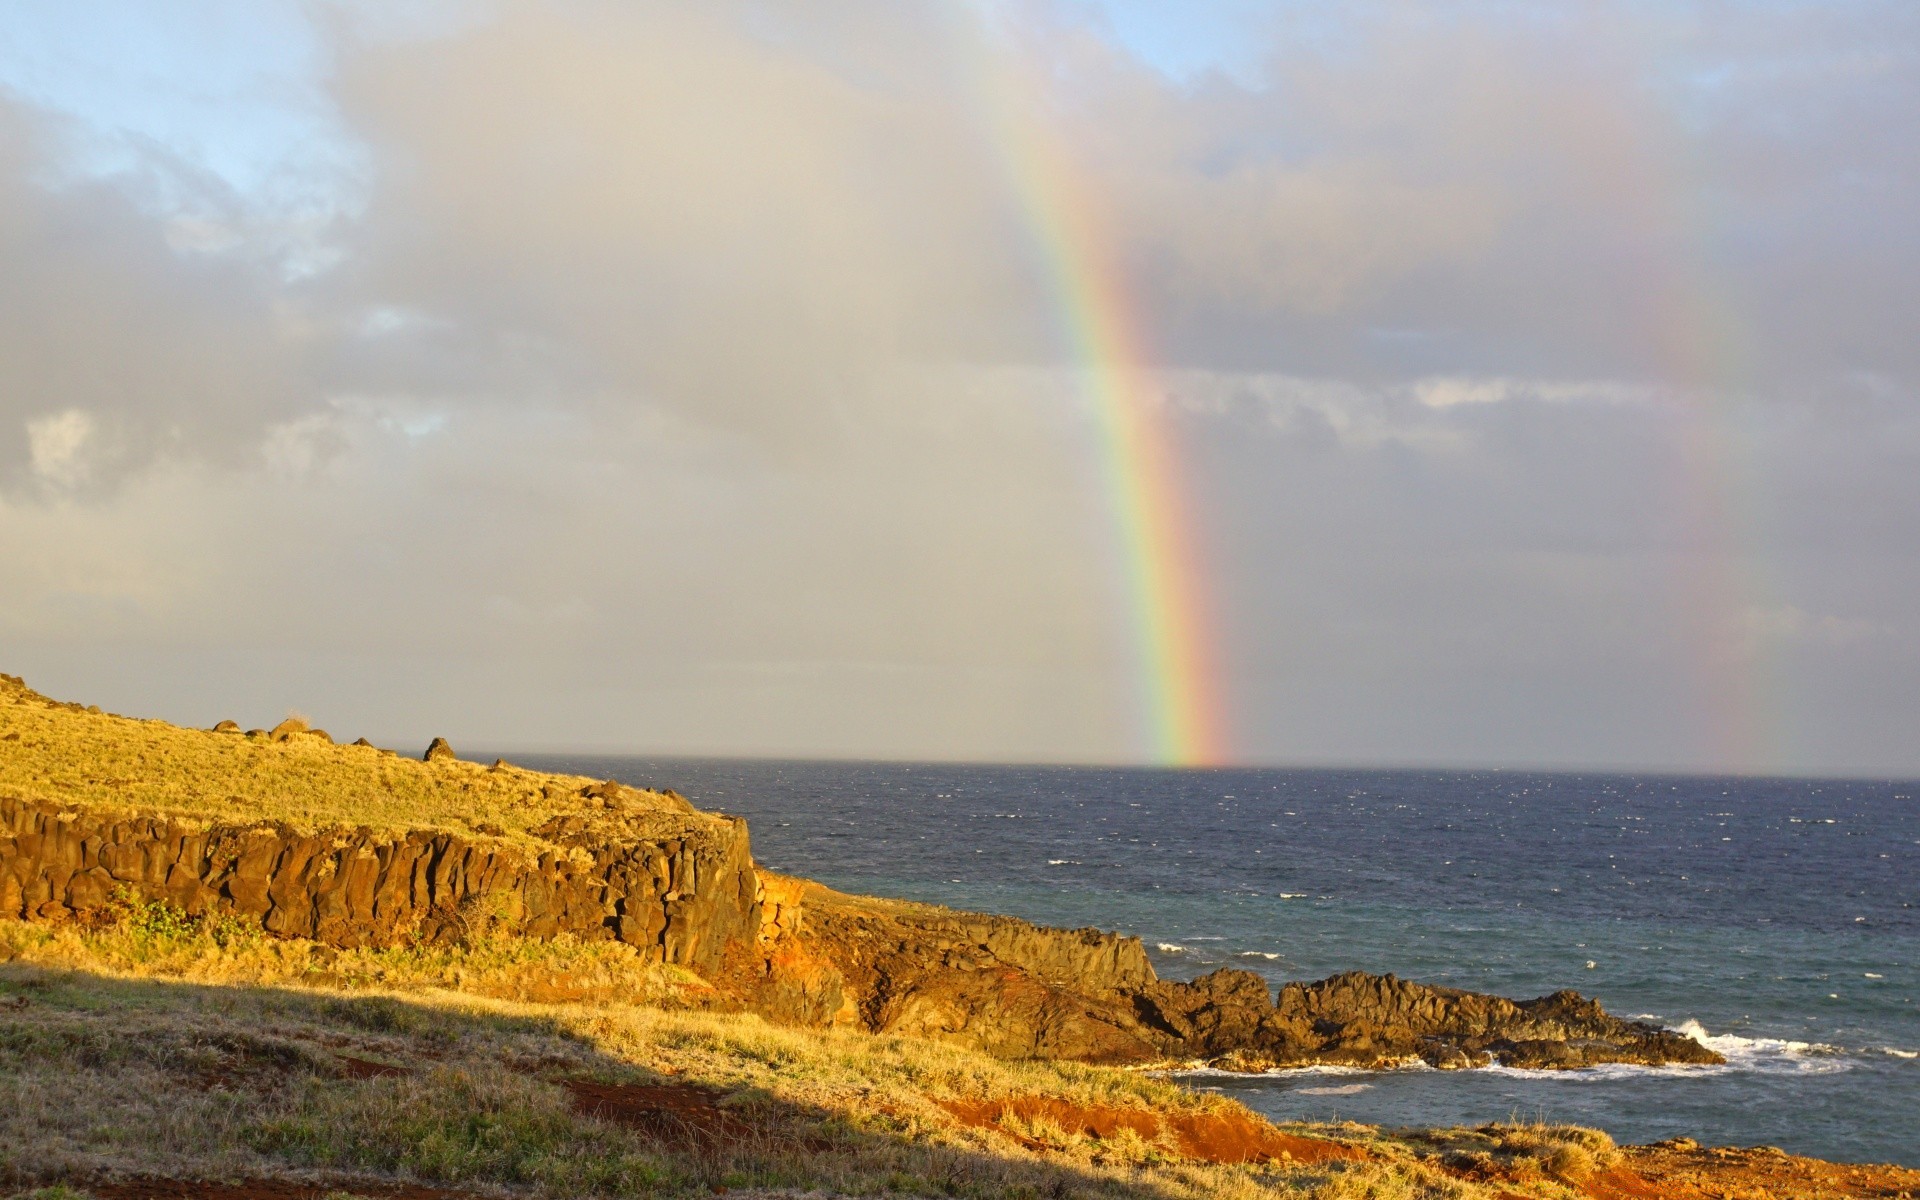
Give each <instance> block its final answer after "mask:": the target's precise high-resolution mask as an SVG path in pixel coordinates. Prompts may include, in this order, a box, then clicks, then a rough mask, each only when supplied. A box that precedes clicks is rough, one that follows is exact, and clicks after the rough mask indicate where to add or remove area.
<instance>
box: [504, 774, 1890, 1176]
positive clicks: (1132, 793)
mask: <svg viewBox="0 0 1920 1200" xmlns="http://www.w3.org/2000/svg"><path fill="white" fill-rule="evenodd" d="M514 761H516V762H522V763H524V764H525V765H527V766H532V767H539V768H543V769H549V770H564V771H572V772H578V773H580V774H585V775H591V776H595V777H597V778H609V777H612V778H618V779H621V780H623V781H625V782H628V783H633V784H638V785H647V786H656V787H673V788H676V789H678V790H679V791H681V792H682V793H684V794H685V795H687V796H688V797H689V798H690V799H692V800H693V801H694V802H695V803H697V804H699V805H701V806H702V807H705V808H711V809H718V810H721V811H725V812H732V813H738V814H740V815H742V816H745V817H747V818H748V819H749V821H750V823H751V828H752V832H753V842H754V851H755V856H756V858H757V859H759V860H760V861H761V862H764V863H766V864H768V865H769V866H772V867H774V868H776V869H779V870H783V871H790V872H794V873H797V874H803V875H807V876H809V877H812V878H815V879H819V880H821V881H822V882H824V883H827V884H829V885H831V886H833V887H836V888H840V889H843V890H848V891H855V892H867V893H873V894H877V895H886V896H901V897H908V898H912V899H917V900H926V901H932V902H935V903H939V904H946V905H951V906H953V907H956V908H963V909H972V910H977V911H984V912H1000V913H1011V914H1014V915H1016V916H1020V917H1025V918H1027V919H1029V920H1033V921H1038V922H1043V923H1046V924H1052V925H1066V926H1085V925H1094V926H1099V927H1101V928H1105V929H1114V930H1120V931H1123V932H1126V933H1130V934H1135V935H1137V936H1139V937H1140V938H1142V939H1143V940H1144V941H1145V942H1146V944H1147V946H1148V948H1149V952H1150V955H1151V957H1152V958H1153V962H1154V965H1155V967H1156V969H1157V970H1158V971H1159V972H1160V973H1161V974H1162V975H1163V976H1165V977H1170V978H1190V977H1192V976H1195V975H1198V974H1201V973H1203V972H1206V971H1210V970H1213V969H1215V968H1218V967H1221V966H1234V967H1243V968H1247V969H1250V970H1254V971H1258V972H1259V973H1260V974H1262V975H1264V976H1266V977H1267V978H1268V979H1269V980H1271V981H1273V982H1275V983H1279V982H1282V981H1285V980H1292V979H1303V980H1304V979H1318V978H1321V977H1324V976H1326V975H1330V974H1333V973H1335V972H1338V971H1344V970H1352V969H1358V970H1364V971H1373V972H1381V973H1386V972H1391V973H1393V974H1396V975H1399V976H1401V977H1403V978H1407V979H1415V980H1420V981H1423V982H1428V983H1439V984H1447V985H1451V986H1454V987H1462V988H1471V989H1474V990H1477V991H1487V992H1495V993H1499V994H1502V995H1507V996H1513V997H1522V998H1524V997H1531V996H1537V995H1542V994H1544V993H1547V992H1551V991H1554V990H1557V989H1559V988H1563V987H1571V988H1575V989H1577V990H1579V991H1581V992H1584V993H1586V994H1588V995H1590V996H1594V997H1597V998H1598V999H1599V1000H1600V1001H1601V1002H1602V1003H1603V1004H1605V1005H1606V1007H1607V1009H1608V1010H1609V1011H1611V1012H1614V1013H1618V1014H1622V1015H1629V1016H1635V1017H1641V1018H1645V1019H1649V1020H1654V1021H1658V1022H1660V1023H1661V1024H1664V1025H1667V1026H1670V1027H1673V1028H1676V1029H1681V1030H1684V1031H1687V1032H1689V1033H1692V1034H1694V1035H1695V1036H1697V1037H1699V1038H1700V1039H1701V1040H1703V1041H1705V1042H1706V1043H1707V1044H1708V1045H1709V1046H1712V1047H1713V1048H1714V1049H1716V1050H1719V1051H1720V1052H1722V1053H1723V1054H1725V1055H1726V1057H1727V1059H1728V1064H1727V1065H1726V1066H1725V1067H1704V1068H1702V1067H1686V1068H1682V1067H1674V1068H1652V1069H1650V1068H1630V1067H1604V1068H1599V1069H1594V1070H1583V1071H1571V1072H1544V1071H1540V1072H1536V1071H1512V1070H1506V1069H1501V1068H1493V1069H1488V1070H1480V1071H1467V1072H1440V1071H1431V1070H1421V1069H1415V1070H1396V1071H1372V1072H1362V1071H1351V1070H1341V1071H1327V1070H1321V1071H1289V1072H1279V1073H1273V1074H1268V1075H1259V1076H1235V1075H1227V1074H1223V1073H1213V1072H1189V1073H1185V1078H1186V1079H1187V1082H1189V1083H1190V1084H1191V1085H1192V1086H1194V1087H1204V1088H1217V1089H1220V1090H1222V1091H1225V1092H1228V1093H1230V1094H1232V1095H1233V1096H1234V1097H1236V1098H1237V1099H1239V1100H1241V1101H1242V1102H1244V1103H1246V1104H1247V1105H1249V1106H1250V1107H1252V1108H1254V1109H1257V1110H1259V1111H1261V1112H1263V1113H1266V1114H1268V1115H1270V1116H1273V1117H1276V1118H1283V1119H1312V1120H1354V1121H1361V1122H1366V1123H1370V1124H1384V1125H1394V1126H1428V1125H1476V1124H1482V1123H1485V1122H1488V1121H1495V1120H1505V1119H1510V1118H1516V1117H1517V1118H1520V1119H1528V1120H1532V1119H1545V1120H1550V1121H1566V1122H1573V1123H1577V1124H1582V1125H1591V1126H1597V1127H1599V1128H1602V1129H1605V1130H1607V1131H1608V1132H1609V1133H1610V1134H1612V1135H1613V1136H1614V1138H1615V1139H1616V1140H1618V1141H1622V1142H1647V1141H1654V1140H1658V1139H1661V1138H1667V1137H1676V1136H1686V1137H1692V1138H1696V1139H1698V1140H1700V1141H1701V1142H1704V1143H1707V1144H1726V1145H1741V1146H1751V1145H1771V1146H1779V1147H1782V1148H1784V1149H1787V1150H1790V1151H1793V1152H1795V1153H1800V1154H1809V1155H1816V1156H1819V1157H1823V1158H1829V1159H1835V1160H1839V1161H1853V1162H1896V1163H1901V1164H1903V1165H1907V1166H1920V804H1916V801H1915V797H1916V796H1917V795H1920V784H1916V783H1903V782H1875V781H1860V780H1812V779H1751V778H1706V777H1676V776H1658V775H1602V774H1548V773H1531V772H1522V771H1359V770H1304V769H1303V770H1254V769H1245V770H1151V769H1123V768H1111V769H1109V768H1093V767H1015V766H971V765H944V764H928V765H914V764H895V763H857V762H850V763H836V762H771V761H753V760H712V761H709V760H685V759H651V758H648V759H638V758H604V757H598V758H596V757H586V756H520V757H516V758H515V759H514Z"/></svg>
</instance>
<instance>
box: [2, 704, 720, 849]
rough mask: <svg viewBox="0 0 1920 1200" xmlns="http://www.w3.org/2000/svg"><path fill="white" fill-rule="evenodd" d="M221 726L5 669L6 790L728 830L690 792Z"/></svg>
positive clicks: (287, 812) (119, 806)
mask: <svg viewBox="0 0 1920 1200" xmlns="http://www.w3.org/2000/svg"><path fill="white" fill-rule="evenodd" d="M301 724H303V723H302V722H299V721H297V720H293V721H290V722H289V723H288V725H287V726H284V727H277V730H276V731H262V730H253V731H250V732H245V733H242V732H238V731H235V732H230V733H214V732H211V731H207V730H199V729H182V728H180V727H179V726H176V725H169V724H168V723H166V722H165V721H150V720H136V719H133V718H129V717H121V716H115V715H113V714H111V713H103V712H100V711H99V710H98V709H92V708H82V707H80V706H79V705H76V704H63V703H60V702H58V701H53V700H48V699H47V698H46V697H43V696H41V695H39V694H38V693H36V692H34V691H32V690H31V689H29V688H27V687H26V686H25V685H24V684H22V683H21V682H20V681H19V680H18V679H14V678H12V677H10V676H0V796H9V797H14V798H17V799H25V800H37V801H47V802H51V803H54V804H61V805H85V806H87V807H89V808H93V809H97V810H101V811H125V812H141V813H158V814H164V815H168V816H174V817H182V818H187V819H192V820H199V821H221V822H253V821H263V820H267V821H282V822H285V823H287V824H289V825H292V826H295V827H297V828H300V829H302V830H306V831H313V830H317V829H322V828H327V827H331V826H342V825H344V826H360V825H366V826H371V827H373V828H376V829H383V830H394V831H400V830H413V829H435V830H445V831H450V832H454V833H459V834H464V835H467V836H480V837H494V838H498V839H501V840H505V841H509V842H518V843H523V844H545V839H544V838H543V837H542V836H541V835H540V834H539V833H537V832H536V830H538V829H539V828H540V827H541V826H542V825H544V824H545V823H547V822H548V821H550V820H552V819H553V818H554V817H556V816H571V817H576V818H579V819H580V820H581V821H582V822H584V827H585V828H589V829H595V830H599V829H604V830H605V831H606V832H607V833H608V834H609V836H628V837H632V836H656V835H659V834H661V833H665V832H679V831H690V830H694V829H706V830H717V829H718V827H719V818H716V817H713V816H710V815H707V814H701V813H696V812H694V810H693V809H692V808H691V806H689V805H687V804H686V803H685V802H684V801H682V800H680V799H679V798H678V797H674V796H670V795H667V794H664V793H660V792H651V791H644V790H638V789H636V790H634V791H633V792H630V793H628V794H627V795H626V797H625V803H623V804H622V805H619V806H618V807H617V811H615V810H613V809H610V807H609V806H608V805H607V804H605V803H603V802H602V801H601V800H599V799H596V798H593V797H590V796H585V795H583V792H584V791H585V790H586V789H589V788H591V787H592V786H593V785H594V783H595V782H596V781H594V780H591V779H587V778H584V777H581V776H574V775H552V774H547V773H544V772H539V771H528V770H523V769H521V768H518V767H512V766H504V767H499V768H497V769H496V768H494V767H488V766H482V765H481V764H479V763H472V762H465V761H462V760H458V759H450V758H443V759H439V760H436V761H434V762H423V761H420V760H419V759H416V758H407V757H402V756H399V755H396V754H394V753H392V752H390V751H384V750H379V749H375V748H374V747H371V746H352V745H346V746H343V745H336V744H334V742H333V741H332V739H331V738H329V737H328V736H327V735H325V734H324V733H321V732H317V731H303V730H301V729H297V728H293V726H298V725H301Z"/></svg>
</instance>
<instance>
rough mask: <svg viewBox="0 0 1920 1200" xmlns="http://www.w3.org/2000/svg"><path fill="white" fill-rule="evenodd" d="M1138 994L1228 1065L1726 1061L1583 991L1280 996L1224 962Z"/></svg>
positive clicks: (1395, 986)
mask: <svg viewBox="0 0 1920 1200" xmlns="http://www.w3.org/2000/svg"><path fill="white" fill-rule="evenodd" d="M1136 1005H1137V1007H1138V1011H1139V1013H1140V1016H1141V1019H1142V1020H1143V1021H1145V1022H1146V1023H1147V1024H1148V1025H1150V1026H1151V1027H1153V1028H1155V1029H1157V1030H1159V1031H1160V1032H1161V1033H1162V1034H1163V1035H1165V1036H1166V1038H1167V1039H1168V1042H1169V1044H1170V1046H1173V1047H1178V1048H1180V1049H1183V1050H1185V1051H1186V1052H1187V1053H1189V1054H1190V1055H1192V1056H1193V1057H1196V1058H1202V1059H1210V1060H1225V1059H1230V1060H1231V1062H1230V1063H1223V1064H1222V1065H1231V1066H1233V1067H1235V1068H1237V1069H1242V1070H1258V1069H1267V1068H1272V1067H1299V1066H1309V1065H1334V1066H1351V1067H1388V1066H1394V1065H1397V1064H1401V1063H1407V1062H1412V1061H1416V1060H1417V1061H1421V1062H1425V1063H1426V1064H1428V1065H1429V1066H1434V1067H1439V1068H1443V1069H1457V1068H1462V1067H1473V1066H1484V1065H1487V1064H1488V1063H1491V1062H1499V1063H1501V1064H1504V1065H1506V1066H1513V1067H1531V1068H1568V1067H1585V1066H1594V1065H1597V1064H1600V1063H1648V1064H1651V1063H1672V1062H1679V1063H1701V1064H1705V1063H1718V1062H1721V1061H1723V1060H1722V1059H1721V1057H1720V1056H1719V1055H1718V1054H1715V1053H1714V1052H1713V1051H1711V1050H1708V1049H1707V1048H1706V1047H1704V1046H1702V1045H1700V1044H1699V1043H1698V1042H1695V1041H1693V1040H1692V1039H1691V1038H1686V1037H1682V1036H1681V1035H1679V1034H1676V1033H1674V1032H1672V1031H1671V1030H1666V1029H1661V1028H1660V1027H1658V1026H1656V1025H1650V1024H1647V1023H1644V1022H1637V1021H1624V1020H1621V1019H1620V1018H1618V1017H1613V1016H1610V1015H1608V1014H1607V1012H1606V1011H1605V1010H1603V1009H1602V1008H1601V1007H1600V1005H1599V1004H1597V1003H1596V1002H1594V1001H1592V1000H1589V999H1587V998H1586V997H1584V996H1581V995H1579V994H1578V993H1576V992H1565V991H1563V992H1555V993H1554V994H1552V995H1550V996H1543V997H1541V998H1540V999H1537V1000H1526V1001H1513V1000H1508V999H1505V998H1503V997H1500V996H1487V995H1481V994H1479V993H1476V992H1465V991H1460V990H1458V989H1455V988H1443V987H1430V986H1427V985H1425V984H1418V983H1410V982H1408V981H1406V980H1402V979H1396V978H1395V977H1394V976H1392V975H1368V974H1365V973H1362V972H1357V971H1355V972H1348V973H1346V974H1341V975H1335V976H1332V977H1331V978H1328V979H1322V980H1320V981H1318V982H1315V983H1289V984H1287V985H1285V986H1284V987H1282V988H1281V989H1280V993H1279V995H1278V996H1277V997H1274V998H1273V999H1272V1001H1271V1002H1269V999H1268V994H1267V985H1266V982H1265V981H1264V980H1262V979H1261V978H1260V977H1259V976H1257V975H1254V974H1252V973H1251V972H1247V971H1233V970H1223V971H1216V972H1214V973H1213V974H1211V975H1205V976H1202V977H1201V978H1199V979H1196V980H1194V981H1192V982H1191V983H1161V984H1158V985H1156V986H1155V987H1153V988H1151V989H1148V990H1147V991H1145V992H1143V993H1141V994H1140V995H1139V996H1138V997H1136Z"/></svg>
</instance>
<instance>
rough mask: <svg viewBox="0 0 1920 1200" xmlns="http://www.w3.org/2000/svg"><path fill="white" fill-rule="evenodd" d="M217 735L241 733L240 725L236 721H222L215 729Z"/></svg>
mask: <svg viewBox="0 0 1920 1200" xmlns="http://www.w3.org/2000/svg"><path fill="white" fill-rule="evenodd" d="M213 731H214V732H215V733H239V732H240V725H239V723H238V722H236V721H222V722H220V723H219V724H218V725H215V726H214V727H213Z"/></svg>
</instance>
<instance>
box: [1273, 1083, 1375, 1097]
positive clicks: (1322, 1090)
mask: <svg viewBox="0 0 1920 1200" xmlns="http://www.w3.org/2000/svg"><path fill="white" fill-rule="evenodd" d="M1372 1090H1373V1085H1372V1084H1370V1083H1348V1084H1343V1085H1341V1086H1340V1087H1310V1088H1295V1089H1293V1091H1294V1094H1295V1095H1299V1096H1358V1095H1359V1094H1360V1093H1361V1092H1366V1091H1372Z"/></svg>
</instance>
